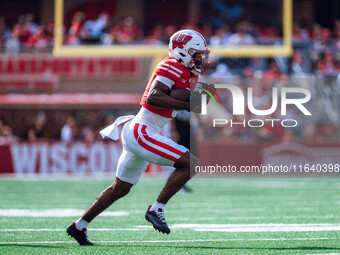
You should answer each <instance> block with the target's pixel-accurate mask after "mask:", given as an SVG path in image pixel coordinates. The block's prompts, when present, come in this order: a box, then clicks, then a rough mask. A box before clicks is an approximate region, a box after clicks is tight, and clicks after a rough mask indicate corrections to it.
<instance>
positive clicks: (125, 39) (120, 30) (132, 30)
mask: <svg viewBox="0 0 340 255" xmlns="http://www.w3.org/2000/svg"><path fill="white" fill-rule="evenodd" d="M109 33H110V35H111V36H112V38H113V43H115V44H135V43H137V42H138V41H139V39H140V38H141V36H142V30H141V28H140V27H139V26H138V25H137V24H136V21H135V19H134V18H133V17H126V18H124V19H123V21H119V22H118V23H117V24H116V25H115V26H113V27H112V28H111V29H110V31H109Z"/></svg>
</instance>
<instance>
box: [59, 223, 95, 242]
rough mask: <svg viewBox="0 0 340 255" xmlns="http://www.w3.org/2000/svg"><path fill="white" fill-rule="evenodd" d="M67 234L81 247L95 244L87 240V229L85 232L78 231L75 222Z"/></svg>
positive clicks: (67, 230) (69, 227)
mask: <svg viewBox="0 0 340 255" xmlns="http://www.w3.org/2000/svg"><path fill="white" fill-rule="evenodd" d="M66 232H67V234H68V235H69V236H71V237H73V238H74V239H76V241H77V242H78V243H79V244H80V245H93V243H92V242H91V241H89V240H88V239H87V229H86V228H84V229H83V230H80V229H77V227H76V223H75V222H73V223H72V224H71V225H70V226H68V228H67V229H66Z"/></svg>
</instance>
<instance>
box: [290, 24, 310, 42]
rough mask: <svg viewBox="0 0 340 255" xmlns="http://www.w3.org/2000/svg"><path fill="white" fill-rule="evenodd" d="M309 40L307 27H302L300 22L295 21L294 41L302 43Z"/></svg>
mask: <svg viewBox="0 0 340 255" xmlns="http://www.w3.org/2000/svg"><path fill="white" fill-rule="evenodd" d="M308 41H309V34H308V31H307V30H306V29H303V28H301V27H300V24H299V23H297V22H294V24H293V42H295V43H301V42H308Z"/></svg>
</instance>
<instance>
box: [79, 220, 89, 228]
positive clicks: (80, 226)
mask: <svg viewBox="0 0 340 255" xmlns="http://www.w3.org/2000/svg"><path fill="white" fill-rule="evenodd" d="M88 225H89V223H88V222H87V221H86V220H83V219H82V218H79V219H78V220H77V221H76V227H77V229H79V230H83V229H84V228H87V226H88Z"/></svg>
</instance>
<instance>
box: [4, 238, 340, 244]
mask: <svg viewBox="0 0 340 255" xmlns="http://www.w3.org/2000/svg"><path fill="white" fill-rule="evenodd" d="M336 239H338V238H328V237H311V238H264V239H260V238H256V239H244V238H237V239H193V240H139V241H137V240H131V241H93V242H95V243H193V242H233V241H255V242H257V241H309V240H336ZM67 243H75V241H40V242H0V245H6V244H67Z"/></svg>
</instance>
